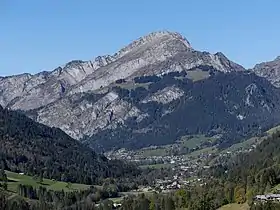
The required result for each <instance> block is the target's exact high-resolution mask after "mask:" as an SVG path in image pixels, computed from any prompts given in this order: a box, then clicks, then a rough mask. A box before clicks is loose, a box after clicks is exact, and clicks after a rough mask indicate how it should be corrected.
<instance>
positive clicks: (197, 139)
mask: <svg viewBox="0 0 280 210" xmlns="http://www.w3.org/2000/svg"><path fill="white" fill-rule="evenodd" d="M214 140H215V139H213V138H210V137H205V136H204V135H192V136H183V137H182V138H181V140H180V141H178V142H179V143H181V144H182V145H183V146H185V147H188V148H189V149H192V148H195V147H197V146H200V145H201V144H202V143H205V142H213V141H214Z"/></svg>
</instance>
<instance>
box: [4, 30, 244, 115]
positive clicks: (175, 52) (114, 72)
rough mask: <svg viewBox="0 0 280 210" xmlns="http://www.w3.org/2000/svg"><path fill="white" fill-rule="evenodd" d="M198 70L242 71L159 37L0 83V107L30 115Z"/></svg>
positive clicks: (179, 40) (176, 39) (180, 41)
mask: <svg viewBox="0 0 280 210" xmlns="http://www.w3.org/2000/svg"><path fill="white" fill-rule="evenodd" d="M200 65H208V66H212V67H213V68H215V69H217V70H219V71H222V72H230V71H239V70H244V69H243V68H242V67H241V66H239V65H237V64H235V63H233V62H231V61H229V60H228V59H227V58H226V57H225V56H223V55H222V54H219V53H218V54H211V53H207V52H199V51H196V50H194V49H193V48H192V47H191V45H190V43H189V42H188V41H187V39H185V38H184V37H183V36H182V35H180V34H179V33H172V32H167V31H161V32H154V33H151V34H148V35H146V36H143V37H141V38H139V39H138V40H136V41H134V42H132V43H131V44H129V45H128V46H126V47H124V48H122V49H121V50H120V51H119V52H117V53H115V54H114V55H112V56H110V55H107V56H98V57H97V58H95V59H94V60H90V61H81V60H75V61H71V62H69V63H67V64H66V65H65V66H63V67H58V68H56V69H55V70H53V71H51V72H41V73H38V74H35V75H30V74H23V75H17V76H11V77H3V78H0V91H1V92H2V94H1V95H0V104H1V105H3V106H5V107H10V108H12V109H22V110H31V109H36V108H39V107H42V106H46V105H48V104H50V103H52V102H55V101H56V100H58V99H59V98H62V97H63V96H64V95H72V94H75V93H80V92H87V91H92V90H97V89H100V88H101V87H105V86H108V85H110V84H112V83H114V82H115V81H116V80H118V79H127V80H130V79H132V78H134V77H137V76H143V75H160V74H165V73H168V72H172V71H186V70H189V69H192V68H195V67H197V66H200Z"/></svg>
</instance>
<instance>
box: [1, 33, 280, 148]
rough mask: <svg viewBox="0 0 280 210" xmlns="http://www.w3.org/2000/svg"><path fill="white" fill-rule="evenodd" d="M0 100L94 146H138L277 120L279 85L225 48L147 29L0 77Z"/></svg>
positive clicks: (235, 132) (256, 128)
mask: <svg viewBox="0 0 280 210" xmlns="http://www.w3.org/2000/svg"><path fill="white" fill-rule="evenodd" d="M0 92H1V94H0V104H2V105H3V106H5V107H7V108H9V109H13V110H21V111H23V112H24V113H25V114H26V115H28V116H29V117H30V118H32V119H34V120H35V121H37V122H40V123H43V124H45V125H47V126H50V127H58V128H60V129H62V130H63V131H64V132H66V133H67V134H68V135H70V136H71V137H73V138H75V139H78V140H80V141H82V142H85V143H87V144H89V145H90V146H92V147H94V148H101V149H105V150H108V149H113V148H116V147H127V148H132V149H133V148H139V147H144V146H149V145H159V144H166V143H172V142H174V141H176V140H178V138H180V137H182V136H184V135H190V134H206V135H215V136H217V137H218V138H217V139H218V140H217V142H216V143H218V144H220V145H227V144H230V143H232V142H233V141H238V140H240V139H241V138H243V137H244V136H247V135H251V134H252V135H253V134H258V133H260V132H262V130H263V129H266V128H269V127H270V126H274V125H275V124H277V123H279V122H280V120H279V115H278V113H279V105H278V104H279V90H278V89H277V88H276V87H274V86H273V85H271V84H270V83H269V82H268V81H267V80H266V79H265V78H261V77H259V76H256V75H255V74H254V72H253V71H246V70H245V69H244V68H243V67H242V66H240V65H238V64H236V63H234V62H232V61H230V60H229V59H228V58H227V57H226V56H225V55H224V54H222V53H220V52H218V53H216V54H211V53H208V52H200V51H197V50H195V49H193V48H192V46H191V45H190V43H189V42H188V41H187V39H185V38H184V37H183V36H181V35H180V34H178V33H172V32H167V31H162V32H154V33H151V34H148V35H146V36H143V37H141V38H139V39H138V40H136V41H134V42H132V43H131V44H129V45H128V46H126V47H124V48H123V49H121V50H120V51H119V52H117V53H115V54H114V55H110V56H109V55H107V56H100V57H97V58H96V59H94V60H92V61H78V60H76V61H72V62H70V63H68V64H66V65H65V66H63V67H58V68H57V69H55V70H53V71H51V72H41V73H38V74H35V75H30V74H23V75H17V76H10V77H2V78H0Z"/></svg>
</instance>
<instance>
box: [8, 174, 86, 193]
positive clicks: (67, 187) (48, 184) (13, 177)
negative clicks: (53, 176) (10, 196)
mask: <svg viewBox="0 0 280 210" xmlns="http://www.w3.org/2000/svg"><path fill="white" fill-rule="evenodd" d="M6 174H7V177H8V180H9V181H8V190H9V191H11V192H17V188H18V185H19V184H23V185H31V186H32V187H35V188H38V187H40V186H42V187H45V188H47V189H49V190H55V191H60V190H64V191H75V190H85V189H88V188H89V187H90V186H89V185H85V184H77V183H70V184H68V183H67V182H60V181H55V180H50V179H43V182H42V183H39V182H38V180H35V179H34V178H33V177H31V176H27V175H20V174H18V173H14V172H10V171H6Z"/></svg>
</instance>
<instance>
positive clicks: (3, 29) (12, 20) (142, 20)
mask: <svg viewBox="0 0 280 210" xmlns="http://www.w3.org/2000/svg"><path fill="white" fill-rule="evenodd" d="M279 8H280V1H278V0H141V1H139V0H0V75H11V74H18V73H23V72H29V73H36V72H39V71H42V70H52V69H54V68H56V67H57V66H59V65H63V64H65V63H66V62H68V61H70V60H73V59H81V60H88V59H92V58H93V57H95V56H98V55H104V54H113V53H115V52H116V51H117V50H119V49H120V48H121V47H123V46H125V45H127V44H129V43H130V42H131V41H133V40H134V39H136V38H139V37H140V36H142V35H145V34H147V33H150V32H153V31H158V30H170V31H176V32H180V33H181V34H183V35H184V36H185V37H186V38H187V39H188V40H189V41H190V43H191V44H192V46H193V47H194V48H195V49H198V50H205V51H209V52H213V53H214V52H217V51H221V52H223V53H224V54H225V55H226V56H228V57H229V58H230V59H231V60H233V61H235V62H238V63H240V64H242V65H244V66H245V67H252V66H253V65H254V64H255V63H258V62H262V61H266V60H272V59H274V58H275V57H276V56H278V55H280V27H279V26H280V22H279V20H280V12H279Z"/></svg>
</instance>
